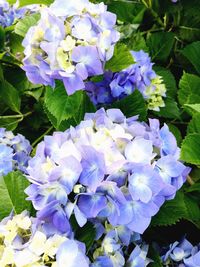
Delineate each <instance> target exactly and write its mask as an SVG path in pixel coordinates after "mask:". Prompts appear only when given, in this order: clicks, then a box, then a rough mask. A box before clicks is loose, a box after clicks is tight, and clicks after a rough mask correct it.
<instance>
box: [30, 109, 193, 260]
mask: <svg viewBox="0 0 200 267" xmlns="http://www.w3.org/2000/svg"><path fill="white" fill-rule="evenodd" d="M179 153H180V149H179V148H178V147H177V144H176V139H175V137H174V136H173V134H172V133H171V132H170V131H169V129H168V126H167V125H164V126H162V127H160V124H159V121H158V120H153V119H151V120H150V121H149V124H146V123H143V122H142V123H141V122H139V121H137V116H136V117H132V118H126V117H125V116H124V114H123V113H122V112H121V111H120V110H118V109H109V110H107V111H105V110H104V109H100V110H98V111H97V112H96V113H89V114H86V115H85V119H84V121H82V122H81V123H80V124H79V125H78V126H77V127H75V128H73V127H71V128H70V129H68V130H67V131H65V132H64V133H61V132H55V133H54V134H53V136H45V138H44V141H43V142H41V143H40V144H39V145H38V147H37V150H36V155H35V156H34V157H33V158H32V159H31V160H30V161H29V166H28V168H27V172H28V175H27V178H28V179H29V181H30V182H31V185H30V186H29V187H28V188H27V189H26V193H27V195H28V199H29V200H31V201H32V203H33V206H34V207H35V209H36V210H37V211H38V212H37V216H38V218H39V219H40V220H42V221H45V222H46V223H47V224H49V225H50V224H51V226H52V227H54V228H56V229H58V230H59V231H61V232H68V233H70V231H71V227H70V223H69V220H70V217H71V216H72V215H74V216H75V218H76V220H77V222H78V224H79V225H80V226H83V225H84V224H85V223H86V222H87V221H91V222H93V221H94V220H99V221H101V222H107V223H109V224H110V225H112V227H122V228H121V230H123V229H126V232H127V234H128V233H129V231H134V232H137V233H140V234H141V233H143V232H144V231H145V230H146V229H147V227H148V226H149V224H150V222H151V218H152V216H154V215H155V214H156V213H157V212H158V211H159V208H160V207H161V205H162V204H163V203H164V202H165V200H167V199H172V198H174V196H175V193H176V191H177V190H178V189H179V188H180V187H181V186H182V184H183V183H184V182H185V180H186V176H187V174H188V172H189V171H190V169H189V168H187V167H185V166H184V164H183V163H182V162H181V161H180V160H179ZM99 227H100V226H99V224H98V227H97V228H98V229H99V235H101V234H102V227H100V228H99ZM122 233H123V231H122ZM122 233H121V236H122V237H123V234H122ZM128 236H129V234H128ZM128 236H124V237H123V239H125V240H126V243H128V241H127V240H128V239H129V237H128ZM101 260H106V261H107V259H105V258H101Z"/></svg>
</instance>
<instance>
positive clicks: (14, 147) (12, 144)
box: [0, 128, 31, 176]
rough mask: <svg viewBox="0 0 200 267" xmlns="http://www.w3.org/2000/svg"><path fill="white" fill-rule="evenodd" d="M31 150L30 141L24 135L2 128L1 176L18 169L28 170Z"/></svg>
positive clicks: (0, 145) (0, 149)
mask: <svg viewBox="0 0 200 267" xmlns="http://www.w3.org/2000/svg"><path fill="white" fill-rule="evenodd" d="M30 152H31V146H30V143H29V141H28V140H27V139H26V138H25V137H24V136H23V135H21V134H17V135H16V136H15V135H14V134H13V133H12V132H11V131H6V130H5V129H4V128H0V176H1V175H6V174H8V173H9V172H11V171H12V170H16V169H19V170H21V171H23V172H26V167H27V164H28V160H29V159H30V156H29V155H30Z"/></svg>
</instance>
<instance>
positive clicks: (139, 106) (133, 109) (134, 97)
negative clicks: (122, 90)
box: [112, 90, 147, 120]
mask: <svg viewBox="0 0 200 267" xmlns="http://www.w3.org/2000/svg"><path fill="white" fill-rule="evenodd" d="M112 107H114V108H119V109H121V111H122V112H123V113H124V114H125V115H126V116H127V117H131V116H134V115H139V118H140V120H145V119H146V116H147V107H146V104H145V101H144V98H143V96H142V94H141V93H140V92H139V91H138V90H135V91H134V92H133V94H131V95H129V96H127V97H125V98H123V99H122V100H119V101H116V102H115V103H113V105H112Z"/></svg>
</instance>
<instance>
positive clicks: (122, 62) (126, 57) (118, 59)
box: [105, 43, 134, 72]
mask: <svg viewBox="0 0 200 267" xmlns="http://www.w3.org/2000/svg"><path fill="white" fill-rule="evenodd" d="M133 63H134V59H133V57H132V55H131V53H130V51H129V49H128V47H127V46H126V45H125V44H122V43H118V44H117V45H116V46H115V50H114V55H113V57H112V58H111V59H110V60H109V61H108V62H107V63H106V66H105V69H106V70H111V71H112V72H118V71H121V70H123V69H125V68H127V67H129V66H130V65H131V64H133Z"/></svg>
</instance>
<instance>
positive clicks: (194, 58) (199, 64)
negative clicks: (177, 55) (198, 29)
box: [182, 41, 200, 74]
mask: <svg viewBox="0 0 200 267" xmlns="http://www.w3.org/2000/svg"><path fill="white" fill-rule="evenodd" d="M182 54H183V55H184V56H185V57H186V58H187V59H188V60H189V61H190V62H191V64H192V65H193V66H194V68H195V69H196V71H197V73H198V74H200V61H199V58H200V41H198V42H194V43H192V44H189V45H187V46H186V47H185V48H184V49H183V50H182Z"/></svg>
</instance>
